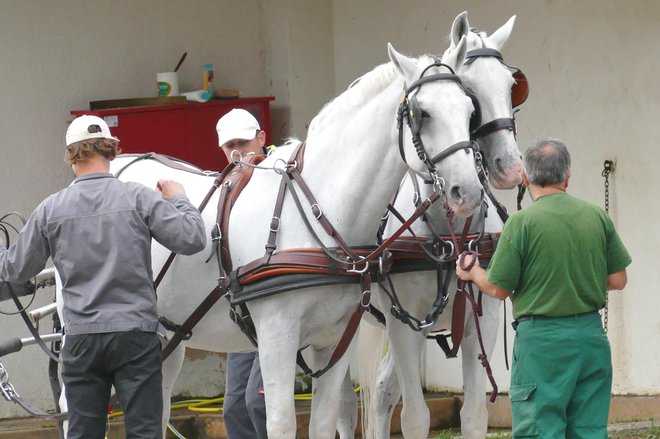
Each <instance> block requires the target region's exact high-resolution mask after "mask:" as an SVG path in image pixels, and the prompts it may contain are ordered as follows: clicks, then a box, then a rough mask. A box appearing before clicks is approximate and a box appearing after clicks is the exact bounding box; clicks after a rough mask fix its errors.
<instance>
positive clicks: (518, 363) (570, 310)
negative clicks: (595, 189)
mask: <svg viewBox="0 0 660 439" xmlns="http://www.w3.org/2000/svg"><path fill="white" fill-rule="evenodd" d="M570 164H571V158H570V155H569V153H568V150H567V149H566V146H565V145H564V144H563V143H562V142H561V141H559V140H555V139H540V140H538V141H537V142H536V144H535V145H533V146H531V147H530V148H529V149H527V151H525V156H524V160H523V165H524V171H523V182H524V183H525V185H526V186H527V188H528V189H529V191H530V194H531V196H532V199H533V200H534V203H533V204H532V205H531V206H529V207H527V208H526V209H524V210H522V211H520V212H516V213H514V214H512V215H511V217H510V218H509V220H508V221H507V223H506V225H505V226H504V229H503V231H502V236H501V237H500V240H499V243H498V247H497V250H496V252H495V254H494V255H493V259H492V260H491V261H490V265H489V267H488V271H486V270H484V269H482V268H481V267H479V264H478V263H476V264H474V266H473V268H472V269H471V270H469V271H465V270H462V269H461V268H460V266H459V265H460V264H457V268H456V274H457V275H458V276H459V277H460V278H461V279H463V280H467V281H473V282H474V283H475V284H476V285H477V286H478V287H479V289H480V290H481V291H483V292H484V293H486V294H488V295H490V296H493V297H496V298H498V299H502V300H504V299H506V298H507V297H511V301H512V303H513V316H514V318H515V319H516V321H515V322H514V324H515V325H516V326H517V328H516V331H517V332H516V340H515V344H514V350H513V367H512V369H511V387H510V396H511V405H512V412H513V437H514V438H518V437H542V438H552V439H557V438H564V437H566V438H589V439H594V438H604V439H605V438H607V417H608V413H609V406H610V393H611V387H612V359H611V353H610V345H609V341H608V340H607V337H606V336H605V334H604V332H603V328H602V324H601V321H600V316H599V314H598V310H600V309H601V308H603V307H604V306H605V301H606V291H607V290H620V289H623V288H624V286H625V285H626V282H627V274H626V267H627V266H628V265H629V264H630V262H631V258H630V255H629V254H628V252H627V251H626V249H625V247H624V245H623V243H622V242H621V239H620V238H619V235H618V234H617V232H616V230H615V228H614V225H613V224H612V221H611V220H610V218H609V217H608V216H607V214H606V213H605V211H603V210H602V209H601V208H599V207H597V206H595V205H593V204H591V203H588V202H586V201H582V200H579V199H577V198H575V197H573V196H571V195H569V194H567V193H566V188H567V187H568V181H569V179H570V176H571V172H570ZM466 262H467V261H466Z"/></svg>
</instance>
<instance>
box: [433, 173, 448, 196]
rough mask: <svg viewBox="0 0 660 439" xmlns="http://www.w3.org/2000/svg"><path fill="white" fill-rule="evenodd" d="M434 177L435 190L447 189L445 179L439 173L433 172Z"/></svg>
mask: <svg viewBox="0 0 660 439" xmlns="http://www.w3.org/2000/svg"><path fill="white" fill-rule="evenodd" d="M431 178H433V190H434V191H436V192H439V191H442V190H444V189H445V179H444V178H442V177H440V176H439V175H438V174H437V173H433V174H431Z"/></svg>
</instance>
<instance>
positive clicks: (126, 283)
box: [0, 116, 206, 439]
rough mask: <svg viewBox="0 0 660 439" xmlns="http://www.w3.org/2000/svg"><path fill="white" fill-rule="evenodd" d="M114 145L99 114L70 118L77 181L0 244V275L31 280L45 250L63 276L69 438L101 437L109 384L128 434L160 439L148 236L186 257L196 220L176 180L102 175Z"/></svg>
mask: <svg viewBox="0 0 660 439" xmlns="http://www.w3.org/2000/svg"><path fill="white" fill-rule="evenodd" d="M117 144H118V139H116V138H114V137H113V136H112V135H111V134H110V129H109V128H108V125H107V124H106V123H105V121H104V120H103V119H101V118H98V117H96V116H81V117H79V118H77V119H75V120H74V121H73V122H72V123H71V125H70V126H69V128H68V130H67V132H66V152H65V160H66V161H67V162H68V163H69V164H71V167H72V169H73V172H74V174H75V175H76V179H75V180H74V182H73V183H72V184H71V185H70V186H69V187H67V188H65V189H63V190H61V191H59V192H57V193H55V194H53V195H51V196H50V197H48V198H47V199H46V200H44V201H43V202H42V203H41V204H40V205H39V206H38V207H37V209H36V210H35V211H34V213H33V214H32V216H31V217H30V219H29V221H28V222H27V224H26V225H25V227H24V228H23V230H21V232H20V233H19V235H18V237H17V240H16V242H15V244H14V245H12V246H11V247H9V248H8V249H5V248H1V249H0V279H3V280H8V281H25V280H27V279H30V278H31V277H33V276H34V275H36V274H37V273H39V272H40V271H41V270H42V269H43V267H44V265H45V264H46V261H47V260H48V258H49V257H51V258H52V260H53V264H54V265H55V268H56V269H57V271H58V274H59V276H60V278H61V288H62V299H63V324H64V333H65V334H66V341H65V343H64V346H63V348H62V361H63V368H62V380H63V381H64V385H65V389H66V399H67V404H68V409H69V410H68V412H69V417H68V420H69V428H68V438H69V439H77V438H80V439H83V438H84V439H102V438H104V437H105V433H106V420H107V408H108V402H109V399H110V388H111V386H113V385H114V387H115V389H116V391H117V396H118V398H119V402H120V404H121V406H122V408H123V410H124V413H125V415H124V423H125V427H126V437H127V438H132V439H137V438H144V439H153V438H157V439H160V438H162V437H163V432H162V426H161V422H162V421H161V419H162V411H163V405H162V383H161V381H162V377H161V369H162V357H161V347H160V342H159V339H158V336H157V334H156V330H157V328H158V315H157V313H156V291H155V288H154V283H153V274H152V270H151V238H152V237H153V238H155V239H156V241H158V242H159V243H161V244H162V245H164V246H165V247H167V248H168V249H170V250H172V251H174V252H177V253H181V254H188V255H189V254H193V253H197V252H199V251H201V250H202V249H204V246H205V244H206V233H205V228H204V222H203V220H202V218H201V216H200V214H199V212H198V211H197V209H196V208H195V207H194V206H193V205H192V204H190V201H188V198H187V197H186V195H185V190H184V188H183V186H182V185H181V184H179V183H177V182H175V181H170V180H160V181H159V182H158V185H157V188H156V191H154V190H151V189H148V188H146V187H144V186H142V185H140V184H137V183H130V182H121V181H119V180H117V179H116V178H115V177H114V176H113V175H112V174H110V173H109V170H110V161H111V160H113V159H114V158H115V155H116V154H117V153H118V148H117Z"/></svg>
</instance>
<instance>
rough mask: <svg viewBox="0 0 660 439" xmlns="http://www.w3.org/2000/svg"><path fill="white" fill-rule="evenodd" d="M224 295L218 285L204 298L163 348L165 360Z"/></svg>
mask: <svg viewBox="0 0 660 439" xmlns="http://www.w3.org/2000/svg"><path fill="white" fill-rule="evenodd" d="M223 295H224V293H223V291H222V288H220V286H219V285H218V286H217V287H215V288H213V290H211V292H210V293H209V294H208V295H207V296H206V298H204V300H202V302H201V303H200V304H199V305H198V306H197V308H195V310H194V311H193V312H192V314H190V316H189V317H188V318H187V319H186V321H185V322H184V323H183V324H182V325H181V327H180V328H179V330H178V331H177V332H175V333H174V335H173V336H172V339H171V340H170V342H169V343H168V344H167V345H166V346H165V348H164V349H163V354H162V355H163V360H165V359H166V358H167V357H169V356H170V354H171V353H172V352H173V351H174V349H175V348H176V347H177V346H178V345H179V344H180V343H181V341H182V340H183V339H184V337H185V334H187V333H189V332H191V331H192V329H193V328H194V327H195V325H196V324H197V323H199V321H200V320H201V319H202V317H204V315H206V313H207V312H208V311H209V310H210V309H211V307H212V306H213V305H215V303H216V302H217V301H218V299H220V298H221V297H222V296H223Z"/></svg>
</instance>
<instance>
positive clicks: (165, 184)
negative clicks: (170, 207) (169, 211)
mask: <svg viewBox="0 0 660 439" xmlns="http://www.w3.org/2000/svg"><path fill="white" fill-rule="evenodd" d="M156 192H158V193H159V194H161V195H162V196H163V198H164V199H166V200H167V201H170V200H171V199H172V198H174V197H176V196H177V195H186V190H185V189H184V188H183V185H182V184H181V183H179V182H178V181H174V180H158V184H156Z"/></svg>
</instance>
